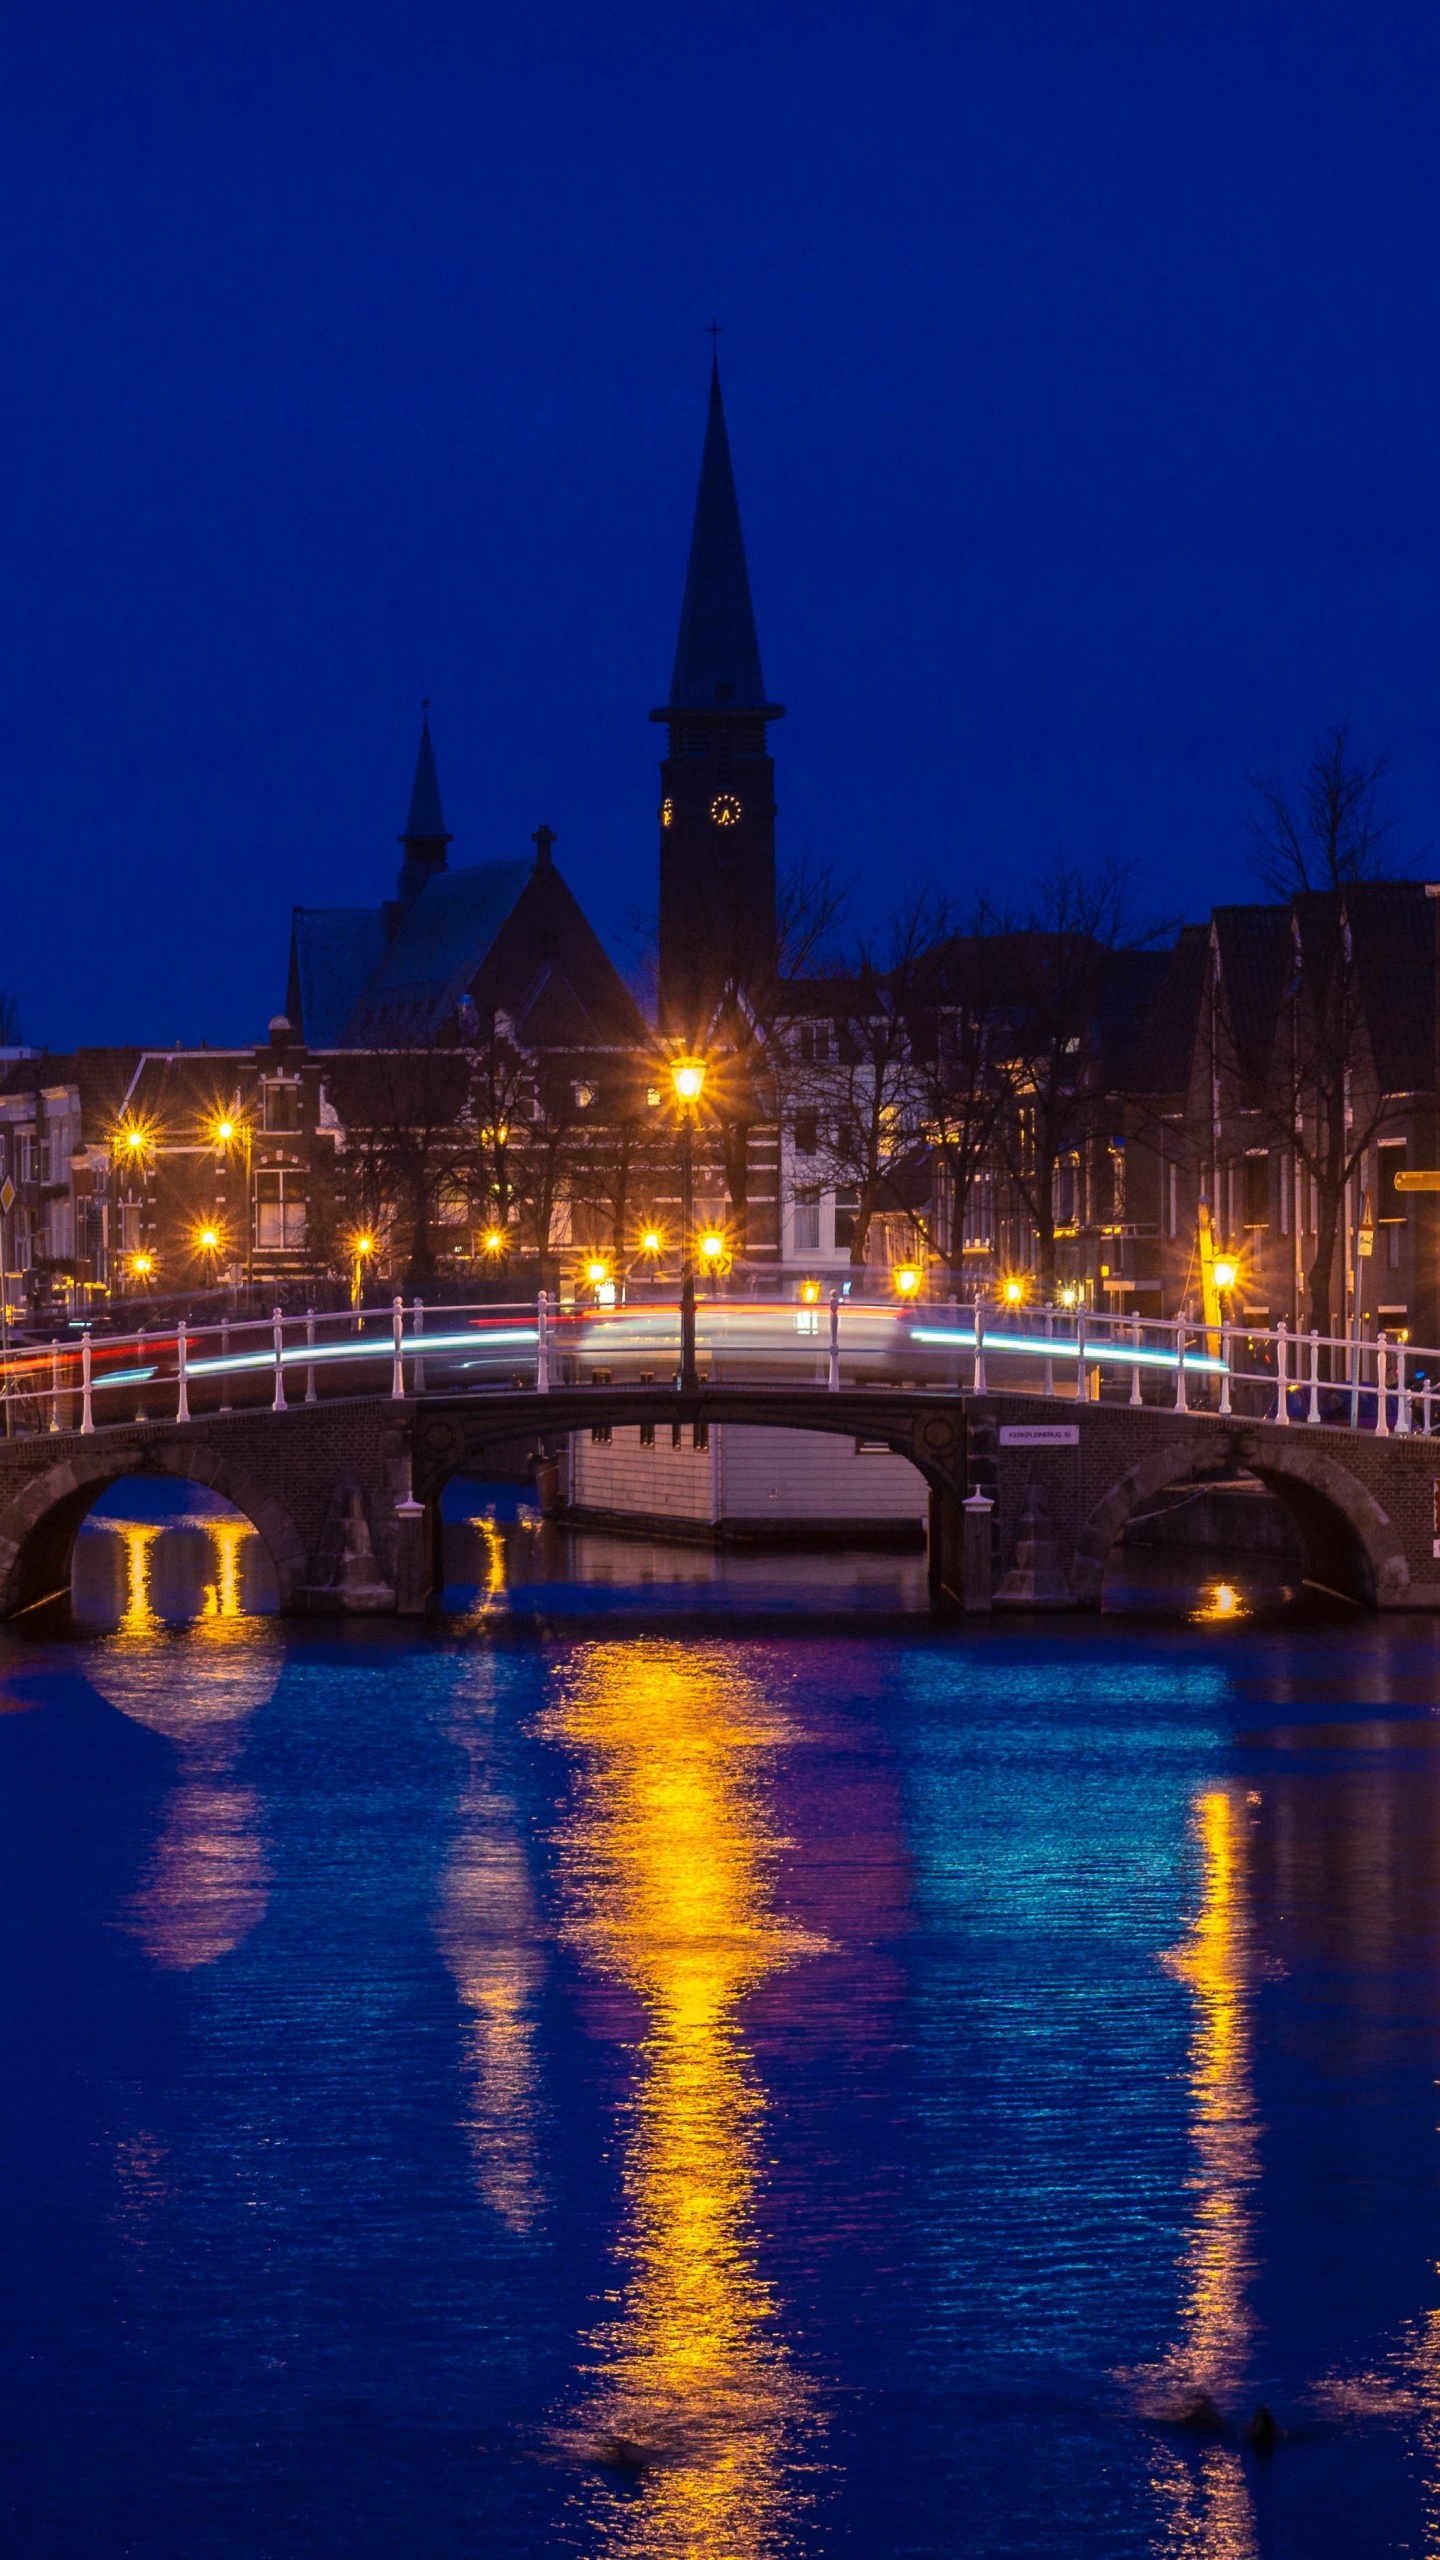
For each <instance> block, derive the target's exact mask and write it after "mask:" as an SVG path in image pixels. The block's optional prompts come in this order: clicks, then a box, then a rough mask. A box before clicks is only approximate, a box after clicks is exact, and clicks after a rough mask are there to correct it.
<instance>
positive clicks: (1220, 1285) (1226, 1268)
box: [1215, 1262, 1240, 1290]
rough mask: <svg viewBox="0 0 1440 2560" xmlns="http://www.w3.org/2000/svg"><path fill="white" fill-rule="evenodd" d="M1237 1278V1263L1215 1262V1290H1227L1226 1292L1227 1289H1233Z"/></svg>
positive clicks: (1238, 1267) (1238, 1272) (1238, 1268)
mask: <svg viewBox="0 0 1440 2560" xmlns="http://www.w3.org/2000/svg"><path fill="white" fill-rule="evenodd" d="M1239 1277H1240V1265H1239V1263H1238V1262H1217V1263H1216V1265H1215V1286H1216V1288H1217V1289H1227V1290H1228V1289H1233V1288H1234V1286H1235V1283H1236V1281H1237V1280H1238V1279H1239Z"/></svg>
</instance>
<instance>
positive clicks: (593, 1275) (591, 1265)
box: [585, 1261, 610, 1289]
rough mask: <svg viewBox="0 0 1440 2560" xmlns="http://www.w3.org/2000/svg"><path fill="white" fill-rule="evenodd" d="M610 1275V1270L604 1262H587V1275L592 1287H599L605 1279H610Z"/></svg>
mask: <svg viewBox="0 0 1440 2560" xmlns="http://www.w3.org/2000/svg"><path fill="white" fill-rule="evenodd" d="M609 1276H610V1274H609V1270H608V1268H607V1266H606V1265H605V1264H604V1263H603V1262H599V1261H593V1262H587V1263H586V1265H585V1277H586V1279H587V1280H588V1281H589V1283H590V1286H591V1288H592V1289H598V1288H599V1287H600V1286H601V1285H602V1283H603V1282H604V1281H606V1280H608V1278H609Z"/></svg>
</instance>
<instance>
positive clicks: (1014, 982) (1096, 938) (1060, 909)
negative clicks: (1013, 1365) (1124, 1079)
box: [997, 861, 1173, 1299]
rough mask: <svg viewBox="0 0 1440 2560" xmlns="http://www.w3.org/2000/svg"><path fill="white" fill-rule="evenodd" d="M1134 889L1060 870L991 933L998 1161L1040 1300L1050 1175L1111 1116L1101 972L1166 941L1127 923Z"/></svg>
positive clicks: (1117, 879)
mask: <svg viewBox="0 0 1440 2560" xmlns="http://www.w3.org/2000/svg"><path fill="white" fill-rule="evenodd" d="M1133 890H1134V883H1133V875H1132V872H1131V871H1130V869H1129V868H1127V867H1126V866H1124V865H1122V864H1120V863H1116V862H1111V861H1107V862H1104V863H1102V864H1101V865H1100V866H1099V868H1098V869H1097V870H1096V871H1094V872H1093V873H1089V874H1087V873H1085V872H1082V871H1081V870H1079V869H1078V868H1076V867H1075V866H1073V865H1072V864H1069V863H1065V862H1060V863H1057V864H1056V865H1055V867H1054V869H1053V870H1052V871H1050V872H1049V873H1048V874H1047V875H1046V876H1045V878H1044V879H1043V880H1042V881H1041V882H1040V884H1039V886H1038V889H1037V891H1036V894H1035V897H1034V899H1033V900H1032V902H1031V905H1030V907H1029V909H1028V911H1027V912H1026V913H1025V915H1024V917H1023V919H1022V920H1020V921H1018V922H1012V923H1008V924H1005V923H1000V924H998V925H997V936H998V937H999V938H1002V939H1003V946H1004V953H1003V960H1004V965H1003V975H1004V981H1005V1011H1006V1013H1007V1015H1008V1023H1009V1037H1008V1044H1007V1045H1008V1047H1009V1052H1010V1054H1009V1057H1008V1059H1007V1060H1006V1062H1005V1075H1006V1081H1007V1084H1008V1093H1007V1097H1006V1106H1005V1109H1004V1111H1003V1112H1002V1113H1001V1115H1000V1118H999V1138H1000V1152H1001V1157H1002V1161H1003V1164H1004V1168H1005V1172H1006V1175H1007V1177H1008V1179H1009V1182H1010V1185H1011V1188H1012V1191H1013V1192H1014V1194H1015V1195H1016V1196H1017V1197H1018V1199H1019V1200H1020V1202H1021V1203H1022V1204H1023V1206H1024V1208H1025V1211H1026V1214H1027V1215H1028V1217H1029V1219H1030V1222H1031V1225H1032V1226H1033V1228H1034V1232H1035V1244H1036V1259H1037V1264H1038V1273H1039V1281H1040V1289H1041V1294H1042V1296H1044V1297H1045V1298H1046V1299H1050V1298H1053V1296H1054V1294H1055V1239H1056V1232H1057V1229H1058V1227H1059V1225H1060V1223H1061V1220H1060V1215H1059V1181H1060V1173H1061V1169H1062V1167H1063V1166H1064V1165H1065V1164H1066V1163H1067V1162H1068V1161H1070V1160H1073V1161H1074V1163H1075V1165H1076V1167H1077V1170H1079V1169H1080V1168H1082V1167H1083V1166H1084V1164H1085V1162H1086V1160H1087V1158H1088V1155H1089V1151H1090V1148H1091V1146H1092V1144H1093V1142H1094V1140H1095V1138H1096V1136H1097V1133H1098V1132H1099V1131H1100V1129H1101V1128H1102V1126H1103V1123H1104V1120H1105V1117H1106V1114H1107V1112H1108V1110H1109V1107H1110V1106H1109V1104H1108V1102H1107V1099H1106V1093H1105V1081H1104V1074H1103V1060H1102V1055H1101V1048H1102V1024H1103V1017H1104V1009H1105V996H1106V989H1107V983H1108V980H1109V977H1110V973H1111V971H1112V969H1113V968H1114V965H1115V962H1116V960H1117V957H1118V956H1119V955H1120V954H1122V953H1124V952H1128V951H1141V950H1145V949H1147V948H1149V947H1151V946H1152V945H1153V944H1155V943H1156V942H1157V941H1159V940H1161V939H1162V938H1163V937H1164V935H1165V934H1166V933H1168V932H1170V931H1171V930H1173V928H1172V927H1170V926H1169V925H1164V924H1158V923H1157V924H1153V925H1145V924H1142V923H1140V922H1138V921H1137V920H1136V917H1135V914H1134V906H1133Z"/></svg>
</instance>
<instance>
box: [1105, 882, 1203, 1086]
mask: <svg viewBox="0 0 1440 2560" xmlns="http://www.w3.org/2000/svg"><path fill="white" fill-rule="evenodd" d="M1146 956H1147V957H1151V958H1153V959H1155V960H1158V961H1159V962H1160V963H1161V967H1160V968H1159V969H1158V970H1155V971H1154V972H1152V973H1151V974H1150V976H1149V979H1148V983H1147V986H1146V989H1145V1002H1144V1006H1143V1010H1142V1011H1141V1012H1140V1014H1139V1018H1138V1019H1137V1020H1135V1021H1134V1023H1133V1026H1132V1028H1131V1031H1130V1036H1129V1038H1128V1040H1125V1041H1124V1042H1123V1043H1121V1044H1119V1046H1118V1051H1117V1058H1116V1072H1115V1076H1114V1079H1113V1080H1114V1083H1115V1085H1116V1088H1117V1090H1118V1091H1120V1092H1123V1093H1152V1094H1159V1093H1172V1094H1180V1093H1183V1092H1184V1091H1185V1088H1186V1086H1187V1084H1188V1083H1189V1080H1190V1061H1191V1058H1192V1055H1193V1053H1194V1047H1195V1033H1196V1028H1197V1025H1198V1022H1199V1018H1200V999H1201V997H1202V995H1203V993H1204V989H1205V970H1206V964H1207V962H1208V960H1209V956H1210V928H1209V926H1208V925H1203V924H1186V925H1182V926H1181V928H1180V931H1179V934H1178V936H1177V937H1176V941H1175V945H1174V948H1173V950H1170V951H1166V952H1163V953H1161V952H1156V953H1153V954H1149V955H1146Z"/></svg>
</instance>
